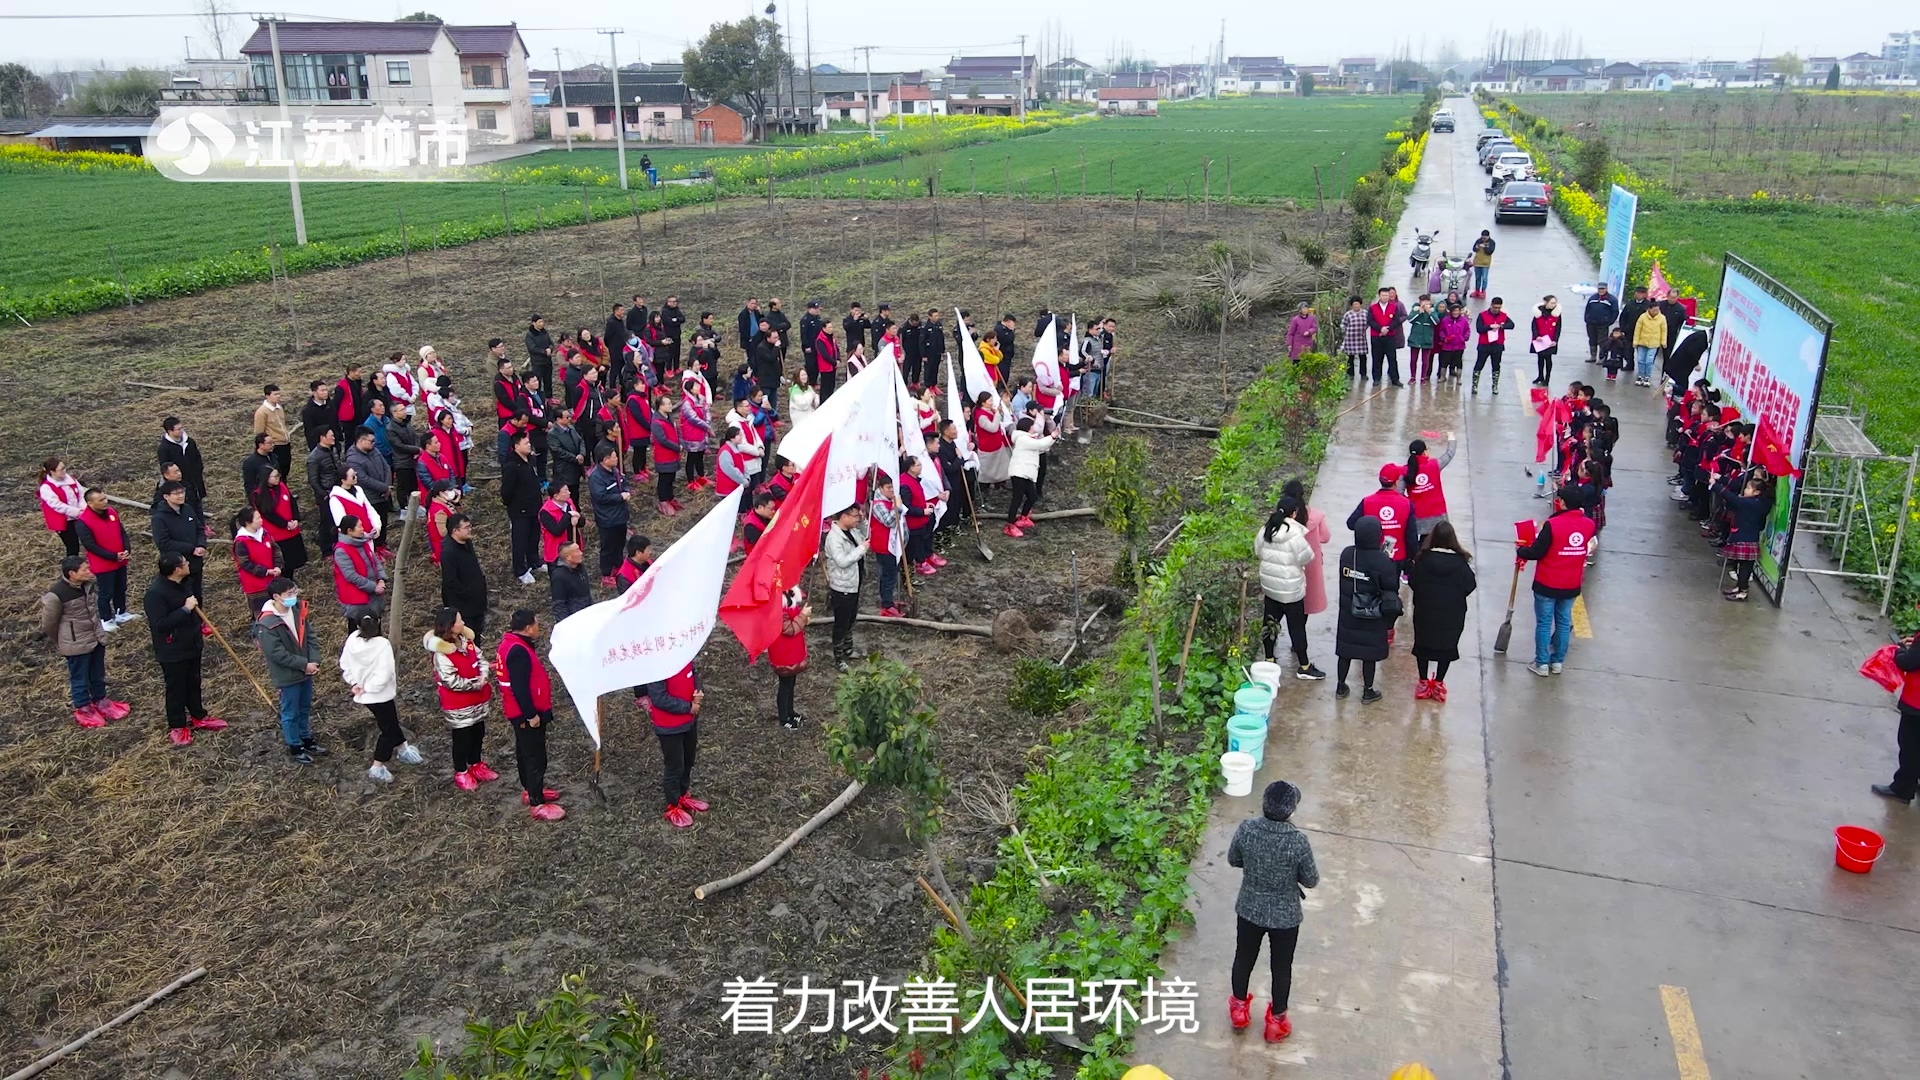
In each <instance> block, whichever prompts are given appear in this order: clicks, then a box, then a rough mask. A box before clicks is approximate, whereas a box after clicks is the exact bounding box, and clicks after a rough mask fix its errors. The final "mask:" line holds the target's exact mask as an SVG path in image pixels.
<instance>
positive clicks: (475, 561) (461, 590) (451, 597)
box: [440, 514, 487, 639]
mask: <svg viewBox="0 0 1920 1080" xmlns="http://www.w3.org/2000/svg"><path fill="white" fill-rule="evenodd" d="M440 603H441V604H442V605H444V606H446V607H450V608H452V609H453V610H455V611H457V612H459V613H460V617H461V618H462V619H465V620H466V623H467V626H468V627H470V628H471V629H472V630H473V636H474V638H475V639H478V638H479V637H480V636H481V635H483V634H485V633H486V625H487V575H486V572H485V571H483V570H481V569H480V556H479V555H478V554H477V553H476V552H475V551H474V550H473V519H472V518H469V517H467V515H465V514H454V515H452V516H450V517H448V518H447V539H446V542H445V543H443V544H441V545H440Z"/></svg>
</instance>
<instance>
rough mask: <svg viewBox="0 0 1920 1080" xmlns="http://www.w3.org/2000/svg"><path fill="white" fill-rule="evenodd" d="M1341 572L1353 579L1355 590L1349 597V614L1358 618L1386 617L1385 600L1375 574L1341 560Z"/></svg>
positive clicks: (1342, 574)
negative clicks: (1374, 578) (1374, 577)
mask: <svg viewBox="0 0 1920 1080" xmlns="http://www.w3.org/2000/svg"><path fill="white" fill-rule="evenodd" d="M1340 574H1341V576H1342V577H1345V578H1349V579H1351V580H1352V581H1353V592H1352V593H1351V594H1350V595H1349V597H1348V599H1347V614H1349V615H1351V616H1353V617H1354V618H1356V619H1384V618H1386V612H1385V611H1384V610H1383V607H1384V605H1383V601H1382V597H1381V593H1380V588H1379V586H1378V585H1377V584H1375V582H1374V580H1373V575H1371V574H1366V573H1362V572H1361V571H1359V570H1357V569H1355V568H1354V567H1352V566H1350V565H1348V564H1347V561H1346V560H1345V559H1344V558H1343V559H1341V560H1340Z"/></svg>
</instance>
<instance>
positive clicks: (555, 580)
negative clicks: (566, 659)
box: [547, 541, 593, 623]
mask: <svg viewBox="0 0 1920 1080" xmlns="http://www.w3.org/2000/svg"><path fill="white" fill-rule="evenodd" d="M547 575H548V581H547V585H548V587H549V588H550V589H552V591H553V621H554V622H556V623H557V622H559V621H560V620H561V619H564V618H566V617H567V616H569V615H571V614H573V613H574V612H576V611H585V610H586V609H588V608H590V607H592V606H593V583H592V582H591V581H589V580H588V579H587V556H586V553H585V552H583V551H581V550H580V545H579V544H576V543H573V542H572V541H568V542H567V543H564V544H561V545H560V557H559V558H558V559H555V560H554V562H553V565H552V566H550V567H548V568H547Z"/></svg>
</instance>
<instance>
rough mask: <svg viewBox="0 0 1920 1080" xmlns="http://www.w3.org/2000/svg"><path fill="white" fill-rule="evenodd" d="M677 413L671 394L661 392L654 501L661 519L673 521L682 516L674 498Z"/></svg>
mask: <svg viewBox="0 0 1920 1080" xmlns="http://www.w3.org/2000/svg"><path fill="white" fill-rule="evenodd" d="M678 413H679V409H678V408H677V407H676V406H675V405H674V403H673V395H672V394H671V393H668V392H667V391H666V390H660V391H658V392H656V393H655V394H654V396H653V430H652V435H653V474H654V477H655V480H654V497H655V498H656V499H657V500H658V502H659V503H660V516H661V517H672V516H674V515H675V514H678V513H679V512H680V503H679V500H677V499H675V498H674V497H673V478H674V475H675V474H677V473H678V472H679V471H680V424H679V422H678V421H677V420H676V419H675V417H676V416H677V415H678Z"/></svg>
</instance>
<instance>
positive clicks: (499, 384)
mask: <svg viewBox="0 0 1920 1080" xmlns="http://www.w3.org/2000/svg"><path fill="white" fill-rule="evenodd" d="M502 390H505V391H506V392H507V393H506V398H507V401H508V402H509V403H510V404H506V405H502V404H501V403H500V391H502ZM519 403H520V388H519V387H518V386H516V385H514V382H513V380H512V379H503V378H501V377H500V376H498V375H495V376H494V377H493V415H494V417H495V419H498V420H502V421H505V420H511V419H513V410H514V409H515V408H516V407H517V406H518V405H519Z"/></svg>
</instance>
